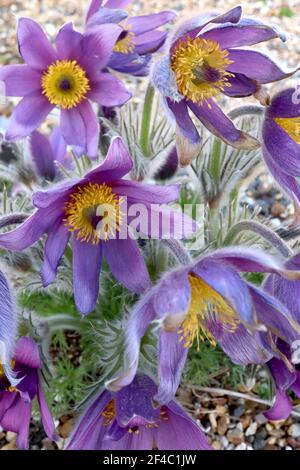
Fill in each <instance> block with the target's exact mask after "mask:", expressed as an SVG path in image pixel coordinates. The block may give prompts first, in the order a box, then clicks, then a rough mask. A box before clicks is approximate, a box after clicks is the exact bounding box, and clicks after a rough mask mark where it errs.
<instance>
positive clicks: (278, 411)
mask: <svg viewBox="0 0 300 470" xmlns="http://www.w3.org/2000/svg"><path fill="white" fill-rule="evenodd" d="M291 411H292V403H291V400H290V398H289V397H288V395H287V394H286V392H283V391H281V390H279V389H277V390H276V396H275V403H274V405H273V406H272V407H271V408H270V409H269V410H268V411H266V412H265V413H264V415H265V417H266V418H267V419H269V420H271V421H281V420H284V419H287V418H288V417H289V416H290V414H291Z"/></svg>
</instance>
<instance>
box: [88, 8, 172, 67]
mask: <svg viewBox="0 0 300 470" xmlns="http://www.w3.org/2000/svg"><path fill="white" fill-rule="evenodd" d="M103 3H104V2H103V1H102V0H92V2H91V4H90V7H89V9H88V13H87V18H86V30H87V31H97V26H99V25H101V24H103V23H121V26H122V27H123V31H122V32H121V34H120V36H119V38H118V40H117V42H116V44H115V46H114V48H113V53H112V55H111V58H110V60H109V63H108V67H109V68H110V69H113V70H116V71H117V72H122V73H127V74H130V75H137V76H142V75H147V73H148V72H149V62H150V60H151V55H152V54H153V53H154V52H156V51H157V50H158V49H160V48H161V46H162V45H163V44H164V42H165V40H166V37H167V33H166V32H165V31H160V30H159V29H158V28H159V27H160V26H163V25H164V24H166V23H169V22H170V21H172V20H173V19H174V18H175V17H176V13H174V12H172V11H161V12H159V13H153V14H150V15H142V16H133V17H130V18H127V16H128V15H127V12H126V11H124V10H122V8H124V7H126V6H127V5H128V4H130V3H132V0H107V1H106V2H105V3H104V5H103Z"/></svg>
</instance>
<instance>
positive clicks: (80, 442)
mask: <svg viewBox="0 0 300 470" xmlns="http://www.w3.org/2000/svg"><path fill="white" fill-rule="evenodd" d="M156 392H157V386H156V385H155V383H154V382H153V380H152V379H150V377H148V376H147V375H142V374H138V375H136V377H135V379H134V380H133V382H132V383H131V384H130V385H128V386H127V387H124V388H123V389H121V390H120V391H119V392H116V393H113V392H109V391H107V390H101V391H100V394H99V393H98V394H97V396H96V398H95V397H94V398H93V399H92V401H91V402H90V404H89V405H88V406H87V408H86V410H85V411H84V412H83V413H82V415H81V417H80V418H79V421H78V423H77V425H76V426H75V429H74V431H73V433H72V435H71V437H70V439H69V442H68V444H67V447H66V450H153V449H158V450H213V449H212V448H211V446H210V445H209V444H208V442H207V440H206V437H205V435H204V433H203V431H201V429H200V428H199V426H198V425H197V424H196V423H195V422H194V421H193V420H192V418H190V417H189V416H188V415H187V414H186V412H185V411H184V410H183V409H182V408H181V406H179V405H178V404H177V403H176V402H175V401H170V402H169V403H167V404H166V405H165V406H162V407H154V405H153V401H152V400H153V397H154V395H155V394H156Z"/></svg>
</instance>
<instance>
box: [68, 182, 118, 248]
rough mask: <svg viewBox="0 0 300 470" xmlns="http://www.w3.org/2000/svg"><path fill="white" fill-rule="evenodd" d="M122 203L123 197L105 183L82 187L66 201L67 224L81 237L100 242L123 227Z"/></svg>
mask: <svg viewBox="0 0 300 470" xmlns="http://www.w3.org/2000/svg"><path fill="white" fill-rule="evenodd" d="M121 203H122V198H119V196H117V195H116V194H114V193H113V191H112V189H111V187H109V186H107V185H106V184H105V183H103V184H100V185H99V184H92V183H89V184H88V185H86V186H83V187H80V186H79V187H78V188H77V190H76V191H75V192H74V193H73V194H71V195H70V197H69V201H67V202H66V203H65V215H66V218H65V219H64V222H65V225H66V226H67V227H69V231H70V232H74V233H75V235H76V238H77V240H80V241H82V242H87V243H89V242H91V243H92V244H93V245H97V244H98V243H99V242H100V241H101V240H104V241H106V240H108V239H109V238H110V237H114V236H115V235H116V232H117V231H119V230H120V226H121V223H122V212H121V209H120V204H121ZM98 219H99V220H98ZM97 222H98V223H97Z"/></svg>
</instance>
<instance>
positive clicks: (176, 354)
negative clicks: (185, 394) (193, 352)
mask: <svg viewBox="0 0 300 470" xmlns="http://www.w3.org/2000/svg"><path fill="white" fill-rule="evenodd" d="M188 351H189V349H188V348H184V347H183V343H182V342H180V335H179V334H178V332H177V331H173V332H170V331H164V330H163V329H162V330H161V332H160V335H159V352H158V357H159V359H158V363H159V368H158V376H159V386H158V392H157V394H156V395H155V397H154V399H155V401H157V402H158V403H160V404H161V405H165V404H168V403H169V401H170V400H172V399H173V398H174V395H175V393H176V391H177V388H178V386H179V383H180V379H181V374H182V371H183V368H184V365H185V362H186V359H187V355H188Z"/></svg>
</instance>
